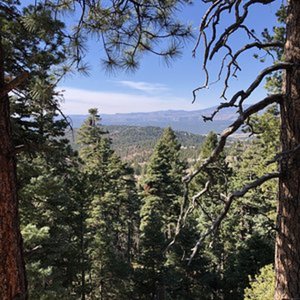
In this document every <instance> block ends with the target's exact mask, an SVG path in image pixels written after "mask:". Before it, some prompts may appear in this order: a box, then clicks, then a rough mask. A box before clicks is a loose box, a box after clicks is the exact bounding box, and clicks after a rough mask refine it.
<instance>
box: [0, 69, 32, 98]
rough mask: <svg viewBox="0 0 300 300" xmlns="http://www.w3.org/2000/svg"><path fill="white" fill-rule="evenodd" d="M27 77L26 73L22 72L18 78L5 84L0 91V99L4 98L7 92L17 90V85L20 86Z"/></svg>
mask: <svg viewBox="0 0 300 300" xmlns="http://www.w3.org/2000/svg"><path fill="white" fill-rule="evenodd" d="M28 77H29V73H28V72H26V71H25V72H23V73H22V74H21V75H19V76H18V77H16V78H14V79H13V80H11V81H10V82H8V83H7V84H5V86H4V88H3V89H2V90H1V91H0V99H1V98H3V97H4V96H6V95H7V94H8V93H9V92H11V91H12V90H14V89H15V88H17V87H18V86H19V85H21V84H22V83H23V82H24V81H25V80H26V79H27V78H28Z"/></svg>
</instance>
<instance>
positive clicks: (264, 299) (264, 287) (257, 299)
mask: <svg viewBox="0 0 300 300" xmlns="http://www.w3.org/2000/svg"><path fill="white" fill-rule="evenodd" d="M274 288H275V276H274V268H273V265H267V266H265V267H263V268H261V269H260V272H259V274H258V275H256V276H255V277H254V278H252V281H251V285H250V288H247V289H246V290H245V300H252V299H253V300H272V299H274Z"/></svg>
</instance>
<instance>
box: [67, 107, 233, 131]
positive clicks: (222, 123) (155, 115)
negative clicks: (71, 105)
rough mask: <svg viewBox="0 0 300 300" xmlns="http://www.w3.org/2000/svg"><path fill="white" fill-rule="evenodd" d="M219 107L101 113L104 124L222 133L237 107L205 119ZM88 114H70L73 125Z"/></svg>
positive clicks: (231, 119)
mask: <svg viewBox="0 0 300 300" xmlns="http://www.w3.org/2000/svg"><path fill="white" fill-rule="evenodd" d="M216 108H217V107H216V106H214V107H210V108H205V109H200V110H193V111H185V110H171V109H170V110H164V111H153V112H133V113H116V114H100V117H101V124H103V125H126V126H141V127H146V126H153V127H161V128H165V127H168V126H170V127H172V128H173V129H174V130H178V131H187V132H190V133H194V134H202V135H203V134H207V133H208V132H210V131H215V132H217V133H220V132H221V131H223V130H224V129H225V128H226V127H228V126H229V125H230V124H231V123H232V121H233V120H235V119H236V117H237V114H236V110H237V109H236V108H232V107H231V108H225V109H223V110H221V111H220V112H219V113H218V114H217V115H216V116H215V118H214V121H213V122H211V121H207V122H204V121H203V117H202V116H203V115H204V116H210V115H211V114H212V113H213V112H214V110H215V109H216ZM86 117H87V115H81V114H80V115H69V118H70V119H71V120H72V123H73V127H74V128H79V127H80V126H81V125H82V123H83V122H84V120H85V119H86Z"/></svg>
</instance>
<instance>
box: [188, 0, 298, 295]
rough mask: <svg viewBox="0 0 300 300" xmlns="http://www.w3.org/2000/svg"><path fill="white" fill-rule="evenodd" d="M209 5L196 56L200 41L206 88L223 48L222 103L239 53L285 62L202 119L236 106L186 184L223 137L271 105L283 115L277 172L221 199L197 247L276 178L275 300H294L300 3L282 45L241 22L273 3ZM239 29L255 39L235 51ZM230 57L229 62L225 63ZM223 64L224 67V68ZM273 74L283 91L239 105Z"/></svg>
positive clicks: (293, 3) (290, 8) (290, 6)
mask: <svg viewBox="0 0 300 300" xmlns="http://www.w3.org/2000/svg"><path fill="white" fill-rule="evenodd" d="M203 2H205V3H210V4H211V6H210V8H209V9H208V10H207V13H206V14H205V15H204V17H203V19H202V22H201V25H200V33H199V38H198V42H197V45H196V47H195V52H196V49H197V47H198V46H199V43H200V40H201V38H203V39H204V40H205V41H206V42H205V50H204V62H203V67H204V70H205V71H206V75H207V77H206V82H205V84H204V87H207V86H208V84H209V82H210V77H209V73H208V69H207V66H208V61H209V60H212V59H213V58H214V57H215V55H216V53H217V52H218V51H219V50H221V49H222V50H225V51H226V53H225V56H224V59H223V62H222V63H221V73H222V72H223V71H224V70H225V88H224V90H223V93H222V97H223V98H225V99H226V92H227V89H228V86H229V80H230V77H231V75H233V76H236V74H237V72H238V71H239V70H240V69H241V68H240V66H239V63H238V60H239V57H240V55H242V54H243V53H245V52H247V51H248V50H252V49H261V50H265V51H267V52H268V53H270V52H272V51H274V52H275V53H277V49H284V59H283V62H276V63H275V64H274V65H273V66H271V67H268V68H266V69H264V70H263V71H262V72H261V73H260V74H259V75H258V76H257V78H256V79H255V80H254V81H253V82H252V84H251V85H250V86H249V88H247V89H245V90H241V91H238V92H237V93H235V94H234V95H233V97H231V99H229V100H228V101H226V102H224V103H221V104H220V105H219V106H218V108H217V109H216V111H215V112H214V113H213V114H212V116H210V117H206V118H205V120H212V119H213V117H214V116H215V114H216V113H217V112H218V111H219V110H220V109H222V108H224V107H231V106H237V107H238V113H239V118H238V119H237V120H236V121H235V122H234V123H233V124H232V125H231V126H230V127H229V128H228V129H227V130H225V131H224V132H223V133H222V134H221V136H220V140H219V143H218V145H217V146H216V148H215V149H214V151H213V152H212V154H211V156H210V157H209V158H208V159H207V160H206V161H205V162H203V164H202V165H201V166H199V168H198V169H197V170H196V171H195V172H193V173H191V174H190V175H189V176H187V177H186V178H185V182H186V184H187V185H189V183H190V182H191V181H192V180H193V178H194V177H195V176H196V175H197V174H198V173H199V172H201V170H203V169H204V168H206V167H208V166H209V165H210V164H211V163H212V162H214V161H216V160H217V159H218V157H219V155H220V153H221V152H222V150H223V149H224V146H225V144H226V140H227V138H228V137H229V136H230V135H231V134H232V133H234V132H236V131H237V130H238V129H239V128H240V127H241V126H242V125H243V124H244V123H246V122H248V120H249V118H250V117H251V115H253V114H254V113H256V112H258V111H260V110H262V109H264V108H265V107H267V106H268V105H270V104H273V103H279V104H280V116H281V134H280V137H281V141H280V143H281V151H282V152H281V154H279V155H278V157H277V158H276V159H277V161H278V163H279V172H272V173H268V174H264V175H263V176H261V177H260V178H257V179H256V180H254V181H253V182H251V183H249V184H248V185H246V186H245V187H243V188H241V189H240V190H237V191H234V192H232V193H230V194H228V195H226V196H225V198H224V199H225V206H224V209H223V211H222V212H221V213H220V215H219V216H218V217H217V218H216V220H215V221H214V222H213V224H212V226H211V228H210V229H208V230H207V231H206V232H204V233H203V235H202V236H201V238H200V239H199V241H198V243H197V247H195V250H196V249H197V248H198V247H199V245H200V244H201V241H203V238H205V237H206V236H207V235H208V234H210V233H211V232H213V231H215V230H216V229H217V228H218V227H219V225H220V223H221V222H222V220H223V219H224V218H225V216H226V215H227V213H228V211H229V209H230V207H231V205H232V203H233V201H234V199H236V198H238V197H241V196H243V195H245V194H246V193H247V192H248V191H249V190H251V189H252V188H254V187H257V186H260V185H261V184H263V183H264V182H266V181H267V180H269V179H273V178H279V199H278V215H277V228H278V234H277V240H276V259H275V271H276V289H275V299H292V298H299V297H300V288H299V284H298V283H299V281H300V274H299V272H298V271H297V270H299V267H300V266H299V259H298V255H297V253H299V251H300V246H299V245H300V243H299V236H300V222H299V215H300V208H299V205H298V204H299V199H300V197H299V184H300V182H299V178H300V176H299V175H300V174H299V161H300V151H298V149H299V142H300V128H299V112H300V109H299V84H297V82H299V76H300V75H299V74H300V73H299V70H298V68H299V67H298V65H299V59H300V54H299V51H297V49H298V48H299V43H300V31H299V28H300V27H299V25H300V3H299V1H297V0H290V1H288V3H287V18H286V23H287V25H286V38H285V40H284V42H282V41H281V40H272V41H261V40H260V39H259V38H258V37H257V36H256V35H255V32H253V31H251V29H249V28H248V27H247V25H246V23H245V20H246V18H247V16H248V13H249V10H250V9H251V7H252V6H253V5H258V4H261V5H268V4H270V3H272V2H275V1H274V0H255V1H252V0H250V1H246V2H242V1H238V0H234V1H230V2H228V1H225V0H224V1H222V0H220V1H203ZM232 9H234V10H235V14H234V16H233V17H234V20H233V22H232V24H230V25H229V26H228V27H226V28H225V29H224V31H223V32H221V33H219V27H218V24H219V20H220V18H222V15H224V13H225V12H231V10H232ZM210 29H212V30H213V34H212V35H209V30H210ZM239 30H242V31H244V32H246V33H247V34H248V36H249V37H250V38H252V39H254V41H253V42H251V43H249V44H246V45H244V46H243V47H241V48H240V49H239V50H237V51H235V50H234V49H232V48H231V47H230V44H229V40H230V37H232V36H234V34H235V33H236V32H237V31H239ZM227 59H228V61H227ZM225 66H226V67H225ZM276 71H282V72H283V73H284V77H283V80H282V81H283V88H282V93H277V94H271V95H269V96H267V97H266V98H265V99H263V100H261V101H258V102H257V103H255V104H253V105H251V106H250V107H248V108H246V109H245V108H244V107H243V105H244V103H245V101H246V100H247V98H248V97H249V96H250V95H251V94H252V92H253V91H254V90H255V89H256V88H257V87H258V85H259V84H260V83H261V82H262V81H263V79H264V78H265V77H266V76H268V75H270V74H272V73H273V72H276ZM201 88H202V87H199V88H197V89H196V90H195V91H194V96H196V92H197V91H199V90H201Z"/></svg>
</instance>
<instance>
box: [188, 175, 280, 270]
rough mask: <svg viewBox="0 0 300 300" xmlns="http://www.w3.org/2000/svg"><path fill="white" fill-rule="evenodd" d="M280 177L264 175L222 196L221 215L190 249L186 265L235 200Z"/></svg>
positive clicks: (218, 224) (216, 227) (214, 230)
mask: <svg viewBox="0 0 300 300" xmlns="http://www.w3.org/2000/svg"><path fill="white" fill-rule="evenodd" d="M279 176H280V173H279V172H274V173H269V174H265V175H263V176H262V177H260V178H258V179H257V180H255V181H253V182H251V183H249V184H247V185H245V186H244V187H243V188H242V189H241V190H236V191H234V192H232V193H231V194H229V195H228V196H224V195H223V197H224V200H225V203H226V204H225V206H224V209H223V211H222V212H221V214H220V215H219V216H218V217H217V218H216V220H215V221H214V222H213V223H212V225H211V227H210V228H209V229H208V230H207V231H206V232H205V233H204V234H202V235H201V236H200V238H199V240H198V241H197V243H196V245H195V247H194V248H193V249H192V254H191V256H190V258H189V262H188V264H189V265H190V264H191V262H192V260H193V258H194V256H195V255H196V253H197V251H198V249H199V247H200V246H201V243H202V242H203V240H204V239H205V238H206V237H207V236H209V235H210V234H212V233H213V232H216V231H217V230H218V228H219V227H220V224H221V222H222V221H223V219H224V218H225V217H226V215H227V213H228V211H229V209H230V207H231V205H232V202H233V200H234V199H235V198H240V197H243V196H244V195H245V194H246V193H247V192H248V191H249V190H251V189H254V188H256V187H259V186H261V185H262V184H263V183H265V182H266V181H268V180H270V179H274V178H278V177H279Z"/></svg>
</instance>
